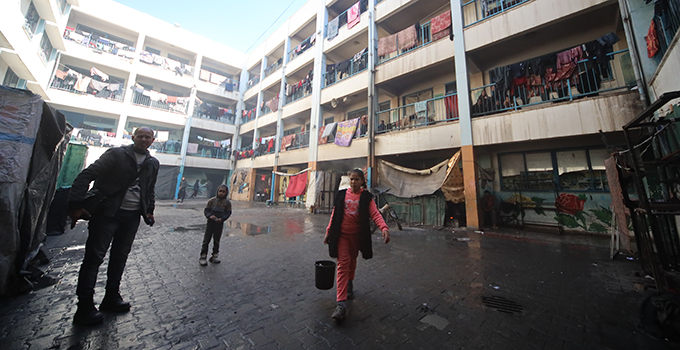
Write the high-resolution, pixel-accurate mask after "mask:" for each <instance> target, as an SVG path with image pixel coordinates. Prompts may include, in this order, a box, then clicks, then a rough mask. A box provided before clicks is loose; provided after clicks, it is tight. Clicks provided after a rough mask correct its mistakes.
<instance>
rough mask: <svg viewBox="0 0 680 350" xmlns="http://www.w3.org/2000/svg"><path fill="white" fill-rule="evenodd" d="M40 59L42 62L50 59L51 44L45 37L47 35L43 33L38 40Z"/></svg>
mask: <svg viewBox="0 0 680 350" xmlns="http://www.w3.org/2000/svg"><path fill="white" fill-rule="evenodd" d="M40 57H42V59H43V61H44V62H47V61H49V60H50V59H51V58H52V43H51V42H50V38H48V37H47V33H43V36H42V39H40Z"/></svg>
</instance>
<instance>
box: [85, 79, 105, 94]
mask: <svg viewBox="0 0 680 350" xmlns="http://www.w3.org/2000/svg"><path fill="white" fill-rule="evenodd" d="M89 86H90V88H92V90H94V91H102V90H104V89H105V88H106V87H107V86H109V83H103V82H101V81H96V80H94V79H92V80H90V84H89Z"/></svg>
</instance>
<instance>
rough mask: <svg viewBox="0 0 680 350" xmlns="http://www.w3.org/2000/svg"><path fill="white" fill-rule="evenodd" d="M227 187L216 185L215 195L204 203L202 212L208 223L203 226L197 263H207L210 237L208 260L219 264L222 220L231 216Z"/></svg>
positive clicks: (203, 264) (202, 264)
mask: <svg viewBox="0 0 680 350" xmlns="http://www.w3.org/2000/svg"><path fill="white" fill-rule="evenodd" d="M228 194H229V188H228V187H227V186H226V185H220V186H219V187H217V197H213V198H210V200H209V201H208V204H206V206H205V209H204V210H203V214H204V215H205V217H206V218H208V223H207V225H206V226H205V235H204V236H203V246H201V257H200V258H199V259H198V263H199V264H201V266H205V265H208V262H207V261H206V258H207V257H208V244H209V243H210V239H212V240H213V251H212V256H211V257H210V262H211V263H214V264H219V263H220V259H219V258H218V254H219V252H220V238H222V227H223V226H224V222H225V221H227V219H229V217H230V216H231V202H230V201H229V200H228V199H227V195H228Z"/></svg>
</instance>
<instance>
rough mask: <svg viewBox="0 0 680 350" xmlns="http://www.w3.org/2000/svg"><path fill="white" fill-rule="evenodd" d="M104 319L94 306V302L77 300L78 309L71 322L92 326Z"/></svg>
mask: <svg viewBox="0 0 680 350" xmlns="http://www.w3.org/2000/svg"><path fill="white" fill-rule="evenodd" d="M103 321H104V315H103V314H102V313H101V312H99V311H98V310H97V308H96V307H94V302H92V301H88V302H83V301H79V302H78V310H76V314H75V315H73V323H77V324H79V325H83V326H94V325H96V324H100V323H102V322H103Z"/></svg>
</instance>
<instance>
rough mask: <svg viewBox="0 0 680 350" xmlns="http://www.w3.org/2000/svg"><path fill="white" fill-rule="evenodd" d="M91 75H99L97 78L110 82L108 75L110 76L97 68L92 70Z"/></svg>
mask: <svg viewBox="0 0 680 350" xmlns="http://www.w3.org/2000/svg"><path fill="white" fill-rule="evenodd" d="M90 75H92V76H95V75H97V76H99V77H100V78H102V81H107V80H109V75H108V74H106V73H104V72H102V71H100V70H99V69H97V68H95V67H92V68H90Z"/></svg>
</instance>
